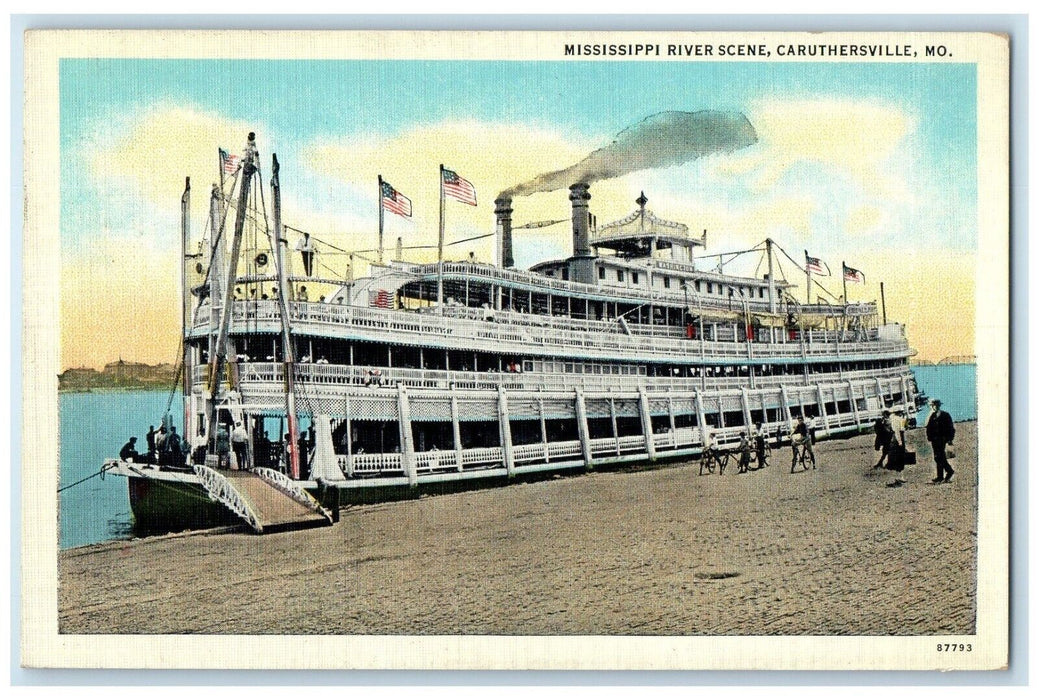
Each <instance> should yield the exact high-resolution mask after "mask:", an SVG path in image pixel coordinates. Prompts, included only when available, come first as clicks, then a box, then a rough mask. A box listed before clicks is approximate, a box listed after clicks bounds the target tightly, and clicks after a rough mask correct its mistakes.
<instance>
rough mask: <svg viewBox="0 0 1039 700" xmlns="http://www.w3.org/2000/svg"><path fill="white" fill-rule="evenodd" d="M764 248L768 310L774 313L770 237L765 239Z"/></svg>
mask: <svg viewBox="0 0 1039 700" xmlns="http://www.w3.org/2000/svg"><path fill="white" fill-rule="evenodd" d="M765 250H766V251H767V252H768V312H769V313H771V314H774V313H776V280H775V278H774V276H773V275H774V273H773V270H772V239H771V238H766V239H765Z"/></svg>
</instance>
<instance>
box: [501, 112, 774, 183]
mask: <svg viewBox="0 0 1039 700" xmlns="http://www.w3.org/2000/svg"><path fill="white" fill-rule="evenodd" d="M757 140H758V135H757V133H755V131H754V127H753V126H751V123H750V121H749V120H748V119H747V117H746V116H744V115H743V113H741V112H719V111H713V110H705V111H701V112H674V111H672V112H659V113H657V114H654V115H652V116H649V117H646V118H645V119H643V120H642V121H641V122H639V123H638V124H635V125H634V126H629V127H628V128H627V129H625V130H624V131H622V132H620V133H619V134H617V138H616V139H614V140H613V142H612V143H610V144H609V145H608V146H604V147H603V148H600V149H598V150H596V151H593V152H592V153H590V154H588V156H587V157H585V159H584V160H582V161H581V162H579V163H575V164H574V165H571V166H570V167H569V168H564V169H563V170H557V171H555V172H551V173H545V174H543V175H538V176H537V177H536V178H534V179H533V180H529V181H527V182H524V183H522V184H519V185H516V186H514V187H510V188H509V189H507V190H505V191H504V192H502V193H501V194H500V195H498V196H499V197H525V196H527V195H531V194H534V193H536V192H551V191H553V190H559V189H563V188H565V187H569V186H570V185H572V184H574V183H577V182H584V183H587V184H591V183H593V182H596V181H597V180H608V179H610V178H613V177H620V176H621V175H627V174H628V173H633V172H635V171H637V170H646V169H647V168H663V167H667V166H670V165H680V164H682V163H685V162H688V161H690V160H695V159H696V158H701V157H703V156H706V155H710V154H712V153H731V152H733V151H738V150H739V149H741V148H746V147H747V146H751V145H753V144H755V143H757Z"/></svg>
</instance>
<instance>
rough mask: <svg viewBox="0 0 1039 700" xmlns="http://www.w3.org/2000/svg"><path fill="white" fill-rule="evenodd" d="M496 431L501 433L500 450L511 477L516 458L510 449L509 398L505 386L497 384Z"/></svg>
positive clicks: (514, 471)
mask: <svg viewBox="0 0 1039 700" xmlns="http://www.w3.org/2000/svg"><path fill="white" fill-rule="evenodd" d="M498 431H499V433H500V434H501V451H502V457H503V458H504V460H505V471H507V472H508V474H509V478H510V479H511V478H512V477H513V476H515V475H516V458H515V454H513V451H512V426H510V425H509V399H508V397H507V396H506V395H505V387H503V386H501V385H500V384H499V385H498Z"/></svg>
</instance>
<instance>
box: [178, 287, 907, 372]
mask: <svg viewBox="0 0 1039 700" xmlns="http://www.w3.org/2000/svg"><path fill="white" fill-rule="evenodd" d="M209 311H210V309H209V307H208V306H203V307H201V308H200V309H198V310H197V311H196V313H195V316H194V319H195V320H194V325H193V326H192V329H191V330H190V332H189V337H191V338H203V337H205V336H206V335H207V334H208V333H209V332H210V314H209ZM289 314H290V323H291V326H292V330H293V333H294V334H295V335H297V336H310V337H320V338H331V339H341V340H350V341H369V342H377V343H388V344H393V345H410V346H418V347H428V348H442V349H456V350H479V351H483V352H490V353H513V354H524V355H528V356H541V357H559V358H573V359H582V360H584V359H596V360H609V361H617V362H630V361H633V360H641V361H648V362H653V361H658V362H664V361H666V362H679V363H686V364H702V363H708V362H709V363H714V364H759V365H760V364H797V363H803V362H805V361H815V362H823V361H857V360H872V359H899V358H905V357H908V356H909V355H910V354H911V350H910V348H909V346H908V343H907V341H906V339H905V336H904V335H903V333H902V330H901V327H899V326H896V325H889V326H884V327H881V328H877V329H871V330H862V331H856V332H850V331H839V330H803V331H795V332H793V333H792V334H790V333H785V332H784V333H782V334H778V335H777V334H774V335H773V337H774V338H778V339H779V340H780V341H781V342H765V341H763V340H754V339H752V340H740V339H739V334H738V332H737V331H738V329H737V327H736V326H737V324H736V323H735V322H733V323H732V324H729V325H728V326H719V327H718V333H717V335H716V336H715V337H713V338H703V337H701V338H700V339H690V338H688V337H685V336H683V335H682V334H681V333H682V331H681V329H680V328H676V327H673V326H658V325H645V324H636V323H627V324H623V325H622V324H620V323H619V322H618V321H616V320H613V321H596V320H583V319H575V318H568V317H553V316H541V315H534V314H527V313H515V312H503V311H494V310H491V309H472V308H467V307H445V308H444V309H443V314H438V313H435V310H433V311H431V310H426V311H424V312H419V311H417V310H401V309H397V310H394V309H378V308H363V307H358V306H349V305H343V304H330V303H322V302H292V303H290V304H289ZM232 321H233V322H232V328H231V332H232V333H233V334H237V335H242V334H250V333H261V334H272V335H277V334H279V333H280V332H281V313H280V310H279V309H278V304H277V302H274V301H269V300H268V301H237V302H234V313H233V317H232ZM625 329H626V330H627V332H625ZM777 330H778V329H777Z"/></svg>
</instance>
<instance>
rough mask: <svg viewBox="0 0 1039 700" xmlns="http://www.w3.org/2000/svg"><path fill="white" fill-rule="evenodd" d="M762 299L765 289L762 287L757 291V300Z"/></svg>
mask: <svg viewBox="0 0 1039 700" xmlns="http://www.w3.org/2000/svg"><path fill="white" fill-rule="evenodd" d="M764 298H765V288H764V287H762V288H761V289H759V290H758V299H764Z"/></svg>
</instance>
